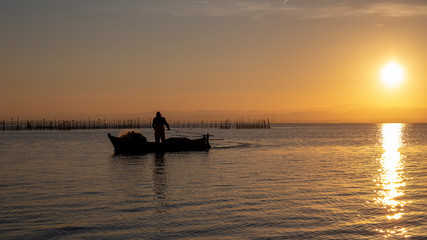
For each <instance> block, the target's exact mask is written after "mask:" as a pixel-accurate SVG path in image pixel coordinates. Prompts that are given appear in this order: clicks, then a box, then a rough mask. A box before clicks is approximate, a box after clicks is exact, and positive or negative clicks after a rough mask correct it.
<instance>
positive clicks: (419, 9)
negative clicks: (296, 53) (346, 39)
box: [288, 0, 427, 19]
mask: <svg viewBox="0 0 427 240" xmlns="http://www.w3.org/2000/svg"><path fill="white" fill-rule="evenodd" d="M308 2H309V1H301V2H299V5H298V3H297V1H295V2H293V3H291V1H289V2H288V4H289V5H291V4H294V6H293V8H292V11H290V12H288V13H289V14H292V15H294V16H295V17H297V18H302V19H322V18H341V17H363V16H380V17H416V16H427V2H424V1H355V0H347V1H345V0H344V1H339V0H331V1H318V2H316V3H315V4H313V3H308Z"/></svg>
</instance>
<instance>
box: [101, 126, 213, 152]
mask: <svg viewBox="0 0 427 240" xmlns="http://www.w3.org/2000/svg"><path fill="white" fill-rule="evenodd" d="M108 138H109V139H110V141H111V143H112V144H113V146H114V152H115V153H116V154H142V153H150V152H179V151H207V150H209V149H210V148H211V146H210V144H209V134H206V135H203V137H202V138H197V139H189V138H177V137H172V138H168V139H166V141H165V142H162V143H156V142H148V141H147V139H146V138H145V137H144V136H143V135H142V134H140V133H136V132H133V131H132V132H129V133H128V134H126V135H124V136H121V137H115V136H112V135H111V134H110V133H108Z"/></svg>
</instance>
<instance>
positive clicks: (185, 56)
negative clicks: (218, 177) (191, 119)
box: [0, 0, 427, 119]
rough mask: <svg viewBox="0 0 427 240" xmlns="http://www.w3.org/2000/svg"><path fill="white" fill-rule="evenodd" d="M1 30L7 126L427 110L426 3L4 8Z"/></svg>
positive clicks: (24, 4) (1, 95) (11, 4)
mask: <svg viewBox="0 0 427 240" xmlns="http://www.w3.org/2000/svg"><path fill="white" fill-rule="evenodd" d="M313 2H314V3H313ZM0 29H1V32H2V34H1V35H2V37H1V38H0V47H1V53H2V54H1V58H0V59H1V64H0V72H1V75H0V77H1V79H0V102H1V104H0V118H6V119H9V118H10V117H13V116H21V117H22V118H24V117H43V116H48V115H57V116H61V115H67V116H69V115H73V114H76V115H77V114H78V115H80V116H81V115H86V116H90V115H97V114H98V115H99V114H125V113H138V112H149V111H157V110H161V111H164V112H167V111H193V110H198V109H202V110H244V111H245V110H261V111H270V112H276V111H277V112H279V111H286V110H292V109H317V108H319V109H320V108H322V109H324V108H333V107H335V106H341V105H357V106H367V107H387V108H389V107H399V108H422V109H427V97H426V94H425V93H426V92H427V81H426V80H427V78H426V77H427V68H426V67H425V63H426V62H427V54H426V53H427V48H426V44H425V43H426V42H427V31H425V29H427V2H424V1H415V0H413V1H403V0H402V1H371V0H370V1H363V0H348V1H340V0H332V1H308V0H298V1H296V0H294V1H292V0H289V1H285V2H283V1H275V0H271V1H259V0H253V1H251V0H247V1H243V0H242V1H240V0H236V1H226V0H215V1H196V0H187V1H179V3H177V1H172V0H170V1H168V0H165V1H128V0H124V1H109V0H103V1H100V0H97V1H83V2H81V1H44V0H41V1H30V0H28V1H3V2H2V8H1V9H0ZM390 60H395V61H397V62H398V63H400V64H401V65H402V66H403V68H404V70H405V73H406V77H405V79H404V81H403V83H402V84H401V85H400V86H398V87H396V88H394V89H389V88H387V87H385V86H384V84H382V83H381V81H380V77H379V72H380V69H381V67H382V66H383V65H385V64H386V63H387V62H388V61H390ZM423 114H424V115H426V112H420V115H423Z"/></svg>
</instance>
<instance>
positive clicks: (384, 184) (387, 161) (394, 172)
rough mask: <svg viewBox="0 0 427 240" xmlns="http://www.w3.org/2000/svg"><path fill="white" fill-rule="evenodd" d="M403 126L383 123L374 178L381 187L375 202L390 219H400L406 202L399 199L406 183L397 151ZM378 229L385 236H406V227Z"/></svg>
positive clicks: (400, 145)
mask: <svg viewBox="0 0 427 240" xmlns="http://www.w3.org/2000/svg"><path fill="white" fill-rule="evenodd" d="M403 127H404V125H403V124H400V123H393V124H383V125H382V128H381V133H382V139H381V146H382V148H383V154H382V155H381V157H380V169H379V170H378V171H379V176H378V178H377V180H376V181H377V183H378V186H380V187H381V189H380V190H378V192H377V193H378V197H377V198H376V199H375V202H376V203H377V204H380V205H381V206H382V207H383V208H384V209H386V210H387V215H386V217H387V219H388V220H390V221H393V220H398V219H401V218H402V217H403V215H404V206H405V205H406V204H407V202H405V201H403V200H401V197H402V196H403V195H404V194H405V193H404V190H403V188H404V187H405V185H406V183H405V179H404V177H403V168H404V162H403V156H402V155H401V153H400V151H399V149H400V148H401V147H402V146H403V141H402V129H403ZM378 231H379V232H383V233H386V236H392V235H400V236H404V237H405V236H407V235H406V234H407V229H405V228H401V227H397V226H396V228H395V229H393V230H379V229H378Z"/></svg>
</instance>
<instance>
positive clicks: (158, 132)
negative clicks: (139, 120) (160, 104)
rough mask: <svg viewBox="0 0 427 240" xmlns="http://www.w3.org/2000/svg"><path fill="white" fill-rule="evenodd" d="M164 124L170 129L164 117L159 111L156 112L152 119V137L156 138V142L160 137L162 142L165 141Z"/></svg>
mask: <svg viewBox="0 0 427 240" xmlns="http://www.w3.org/2000/svg"><path fill="white" fill-rule="evenodd" d="M165 126H166V127H167V128H168V130H170V128H169V124H168V122H167V121H166V119H165V118H164V117H162V114H160V112H157V113H156V117H155V118H154V119H153V125H152V127H153V128H154V138H155V139H156V143H159V142H160V139H162V142H165Z"/></svg>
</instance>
